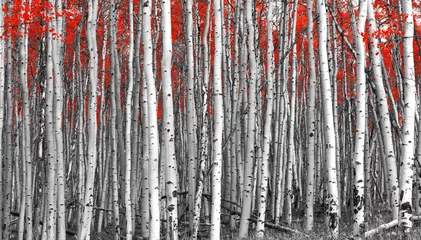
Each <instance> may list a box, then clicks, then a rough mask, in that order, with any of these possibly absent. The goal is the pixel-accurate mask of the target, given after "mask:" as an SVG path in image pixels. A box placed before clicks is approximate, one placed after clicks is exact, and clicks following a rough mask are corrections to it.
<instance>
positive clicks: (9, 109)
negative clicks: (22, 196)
mask: <svg viewBox="0 0 421 240" xmlns="http://www.w3.org/2000/svg"><path fill="white" fill-rule="evenodd" d="M10 39H11V37H10V36H9V37H7V41H6V49H5V53H6V55H7V56H6V63H7V65H6V76H7V78H6V81H7V83H6V86H5V87H6V98H7V104H6V114H7V115H6V128H5V130H6V131H5V133H6V138H5V140H6V149H5V151H6V152H5V155H4V157H5V159H6V162H5V172H6V176H5V183H4V186H5V187H4V188H5V189H4V205H3V206H4V212H3V216H4V217H3V219H4V225H3V226H4V231H3V239H9V238H10V225H11V224H10V219H11V217H10V211H11V205H12V171H13V169H12V166H13V157H12V151H13V139H12V132H13V126H12V117H13V116H12V115H13V106H12V104H13V103H12V102H13V100H12V88H13V84H12V46H11V45H12V44H11V40H10Z"/></svg>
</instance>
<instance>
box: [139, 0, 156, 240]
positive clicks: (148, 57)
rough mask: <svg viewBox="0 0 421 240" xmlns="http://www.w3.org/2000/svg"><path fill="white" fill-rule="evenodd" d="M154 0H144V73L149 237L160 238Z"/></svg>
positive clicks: (152, 238) (152, 239) (153, 239)
mask: <svg viewBox="0 0 421 240" xmlns="http://www.w3.org/2000/svg"><path fill="white" fill-rule="evenodd" d="M153 2H154V1H152V0H150V1H149V0H143V1H142V3H143V6H142V10H143V19H142V21H143V28H142V40H143V74H144V75H145V80H146V84H147V90H148V100H147V102H148V111H147V112H148V116H147V117H148V123H149V124H148V126H149V211H150V220H149V239H151V240H157V239H160V214H159V213H160V204H159V203H160V199H159V161H158V158H159V135H158V122H157V97H156V90H155V89H156V87H155V77H154V74H153V57H152V54H153V53H152V32H151V8H152V6H153V5H154V3H153Z"/></svg>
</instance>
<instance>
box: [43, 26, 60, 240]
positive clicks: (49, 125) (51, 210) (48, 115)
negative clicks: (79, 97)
mask: <svg viewBox="0 0 421 240" xmlns="http://www.w3.org/2000/svg"><path fill="white" fill-rule="evenodd" d="M51 27H52V22H50V23H49V28H51ZM52 38H53V36H52V33H51V32H50V31H48V36H47V64H46V65H47V69H46V70H47V84H46V86H47V89H46V108H45V111H46V112H45V119H46V130H47V159H48V166H49V168H48V177H47V182H48V183H47V206H48V214H47V225H48V227H47V236H48V238H49V239H56V237H57V236H56V229H57V225H56V218H57V202H56V197H55V195H56V172H57V165H56V159H57V157H56V141H55V136H54V113H53V112H54V110H53V109H54V80H53V77H54V72H53V52H52V50H53V39H52Z"/></svg>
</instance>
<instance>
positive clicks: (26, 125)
mask: <svg viewBox="0 0 421 240" xmlns="http://www.w3.org/2000/svg"><path fill="white" fill-rule="evenodd" d="M22 5H24V6H28V5H30V2H29V3H28V2H27V1H26V0H22ZM27 30H28V28H27V23H22V32H23V37H22V38H21V39H20V47H19V51H20V52H19V54H20V66H19V67H20V69H19V70H20V72H19V74H20V82H21V87H22V90H21V91H22V96H23V106H22V109H23V113H22V114H23V116H22V118H23V159H24V164H25V165H26V171H24V174H25V178H24V179H25V182H24V188H25V189H24V192H25V196H23V197H24V198H25V201H24V202H25V220H26V221H25V230H26V238H25V239H28V240H32V237H33V222H32V221H33V218H32V217H33V216H32V210H33V209H32V208H33V206H32V191H33V189H32V154H31V152H32V151H31V128H30V127H31V119H30V118H31V114H30V112H29V105H30V103H29V89H28V71H27V69H28V32H27ZM2 97H3V96H2ZM21 214H22V212H21Z"/></svg>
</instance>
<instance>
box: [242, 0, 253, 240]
mask: <svg viewBox="0 0 421 240" xmlns="http://www.w3.org/2000/svg"><path fill="white" fill-rule="evenodd" d="M253 3H254V2H252V1H246V8H245V11H246V15H245V16H246V17H245V23H246V25H247V29H248V34H247V47H248V59H249V64H250V77H249V82H248V84H249V87H248V111H247V130H246V131H247V133H246V136H247V137H246V138H247V142H246V149H245V156H244V158H245V166H244V191H243V205H242V209H241V218H240V230H239V232H238V235H239V237H240V238H245V237H247V235H248V230H249V218H250V214H251V211H252V209H251V205H252V203H251V202H252V192H253V163H254V158H255V151H254V145H255V131H256V125H255V124H256V82H257V61H256V55H255V54H256V49H255V46H254V42H255V38H254V37H255V35H254V34H255V32H254V22H253V19H254V18H253ZM244 36H246V35H244Z"/></svg>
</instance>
